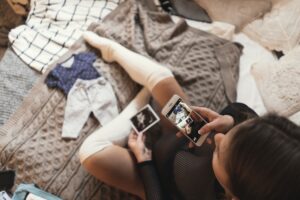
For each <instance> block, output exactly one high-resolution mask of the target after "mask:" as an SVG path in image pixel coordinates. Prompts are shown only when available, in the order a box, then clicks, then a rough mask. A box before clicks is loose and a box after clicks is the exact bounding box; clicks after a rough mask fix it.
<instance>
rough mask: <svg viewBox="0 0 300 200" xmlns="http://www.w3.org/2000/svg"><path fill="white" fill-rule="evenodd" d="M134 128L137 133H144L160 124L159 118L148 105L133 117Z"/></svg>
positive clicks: (131, 120) (131, 119)
mask: <svg viewBox="0 0 300 200" xmlns="http://www.w3.org/2000/svg"><path fill="white" fill-rule="evenodd" d="M130 122H131V125H132V128H133V129H134V130H135V131H136V132H137V133H144V132H145V131H147V130H148V129H149V128H151V127H152V126H154V125H155V124H156V123H157V122H159V117H158V115H157V114H156V113H155V111H154V110H153V108H152V107H151V106H150V105H149V104H147V105H146V106H144V107H143V108H142V109H141V110H139V111H138V113H136V114H135V115H134V116H133V117H131V118H130Z"/></svg>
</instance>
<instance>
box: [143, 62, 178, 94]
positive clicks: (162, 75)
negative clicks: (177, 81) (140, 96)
mask: <svg viewBox="0 0 300 200" xmlns="http://www.w3.org/2000/svg"><path fill="white" fill-rule="evenodd" d="M170 77H174V75H173V73H172V71H171V70H170V69H168V68H166V67H162V68H160V69H159V70H157V71H153V72H152V73H151V74H150V75H149V77H148V79H147V86H148V89H149V91H152V89H153V88H154V86H155V85H157V84H158V83H159V82H160V81H162V80H164V79H166V78H170Z"/></svg>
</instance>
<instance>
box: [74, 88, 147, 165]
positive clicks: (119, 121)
mask: <svg viewBox="0 0 300 200" xmlns="http://www.w3.org/2000/svg"><path fill="white" fill-rule="evenodd" d="M149 99H150V93H149V91H148V90H147V89H146V88H143V89H142V90H141V91H140V92H139V93H138V94H137V95H136V97H135V98H134V99H133V100H132V101H131V102H130V103H129V104H128V105H127V107H126V108H125V109H124V110H123V111H122V112H121V113H120V115H118V116H117V117H116V118H114V119H113V120H112V121H111V122H109V123H108V124H106V125H105V126H103V127H101V128H99V129H98V130H96V131H95V132H93V133H92V134H91V135H90V136H89V137H88V138H87V139H86V140H85V141H84V142H83V144H82V146H81V147H80V150H79V157H80V161H81V162H84V160H85V159H87V158H88V157H89V156H91V155H92V154H94V153H96V152H98V151H101V150H102V149H104V148H105V147H108V146H110V145H112V144H116V145H120V146H124V145H126V143H127V137H128V134H129V133H130V131H131V123H130V120H129V119H130V117H132V116H133V115H135V114H136V113H137V112H138V111H139V110H140V109H141V108H142V107H144V106H145V105H146V104H147V103H148V102H149Z"/></svg>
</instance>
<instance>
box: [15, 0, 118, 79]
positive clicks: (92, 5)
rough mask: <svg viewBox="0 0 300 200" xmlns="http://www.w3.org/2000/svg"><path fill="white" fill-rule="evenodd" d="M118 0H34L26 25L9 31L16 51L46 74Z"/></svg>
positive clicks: (31, 65)
mask: <svg viewBox="0 0 300 200" xmlns="http://www.w3.org/2000/svg"><path fill="white" fill-rule="evenodd" d="M118 4H119V0H85V1H78V0H68V1H57V0H32V1H31V6H30V7H31V9H30V12H29V14H28V17H27V19H26V22H25V24H24V25H21V26H18V27H17V28H15V29H13V30H11V31H10V33H9V41H10V42H11V46H12V48H13V50H14V51H15V53H16V54H17V55H18V56H19V57H20V58H21V59H22V60H23V61H24V62H25V63H26V64H28V65H29V66H30V67H32V68H34V69H35V70H37V71H39V72H42V73H44V72H45V71H46V69H47V67H48V66H49V65H50V64H51V63H53V62H55V61H56V60H57V59H59V57H60V56H62V55H63V54H65V53H66V52H67V51H68V48H70V47H71V45H72V44H74V42H75V41H76V40H78V39H79V37H80V36H81V34H82V32H83V31H84V30H86V29H87V27H88V26H89V25H90V23H92V22H98V21H101V20H102V19H103V18H104V17H105V16H106V15H107V14H108V13H109V12H110V11H111V10H113V9H115V8H116V7H117V6H118Z"/></svg>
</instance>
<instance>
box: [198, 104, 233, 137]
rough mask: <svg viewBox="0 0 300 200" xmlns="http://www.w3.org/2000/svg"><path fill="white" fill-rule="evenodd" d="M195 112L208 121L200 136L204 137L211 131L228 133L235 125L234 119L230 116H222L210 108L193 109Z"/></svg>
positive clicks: (200, 131)
mask: <svg viewBox="0 0 300 200" xmlns="http://www.w3.org/2000/svg"><path fill="white" fill-rule="evenodd" d="M193 110H194V111H196V112H197V113H199V114H200V115H201V116H202V117H204V118H205V119H207V120H208V123H207V124H205V125H204V126H203V127H202V128H201V129H200V130H199V134H201V135H204V134H207V133H210V132H211V131H215V132H219V133H226V132H227V131H229V130H230V129H231V128H232V127H233V125H234V119H233V118H232V117H231V116H230V115H220V114H219V113H217V112H215V111H212V110H211V109H209V108H204V107H193Z"/></svg>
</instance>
